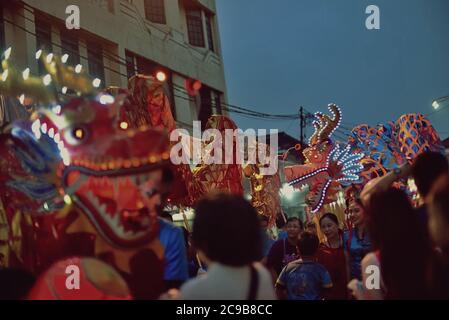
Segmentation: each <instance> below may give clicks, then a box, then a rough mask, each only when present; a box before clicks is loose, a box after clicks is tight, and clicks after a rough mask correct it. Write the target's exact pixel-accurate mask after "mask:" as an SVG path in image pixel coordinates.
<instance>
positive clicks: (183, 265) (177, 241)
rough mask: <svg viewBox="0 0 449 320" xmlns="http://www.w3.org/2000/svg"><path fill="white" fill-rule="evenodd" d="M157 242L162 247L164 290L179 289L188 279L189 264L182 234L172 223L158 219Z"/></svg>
mask: <svg viewBox="0 0 449 320" xmlns="http://www.w3.org/2000/svg"><path fill="white" fill-rule="evenodd" d="M159 241H160V242H161V244H162V246H163V247H164V261H165V265H164V281H165V287H166V290H169V289H173V288H179V287H180V286H181V285H182V284H183V283H184V282H185V281H186V280H187V279H189V264H188V261H187V248H186V243H185V240H184V232H183V230H182V229H181V228H179V227H177V226H175V225H174V224H173V223H171V222H169V221H167V220H165V219H162V218H159Z"/></svg>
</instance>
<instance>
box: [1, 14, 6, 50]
mask: <svg viewBox="0 0 449 320" xmlns="http://www.w3.org/2000/svg"><path fill="white" fill-rule="evenodd" d="M5 49H6V40H5V21H4V20H3V7H1V6H0V51H1V52H2V53H3V51H5Z"/></svg>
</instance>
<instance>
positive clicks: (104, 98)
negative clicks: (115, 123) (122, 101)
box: [99, 94, 115, 104]
mask: <svg viewBox="0 0 449 320" xmlns="http://www.w3.org/2000/svg"><path fill="white" fill-rule="evenodd" d="M99 100H100V103H101V104H112V103H114V101H115V99H114V97H113V96H111V95H109V94H103V95H101V96H100V99H99Z"/></svg>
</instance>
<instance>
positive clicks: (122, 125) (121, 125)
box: [120, 121, 129, 130]
mask: <svg viewBox="0 0 449 320" xmlns="http://www.w3.org/2000/svg"><path fill="white" fill-rule="evenodd" d="M128 127H129V125H128V122H125V121H123V122H121V123H120V128H121V129H123V130H126V129H128Z"/></svg>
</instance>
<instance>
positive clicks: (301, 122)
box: [299, 107, 306, 147]
mask: <svg viewBox="0 0 449 320" xmlns="http://www.w3.org/2000/svg"><path fill="white" fill-rule="evenodd" d="M305 127H306V121H305V119H304V108H303V107H300V108H299V128H300V130H301V131H300V137H299V141H300V142H301V147H302V146H303V145H304V129H305Z"/></svg>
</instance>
